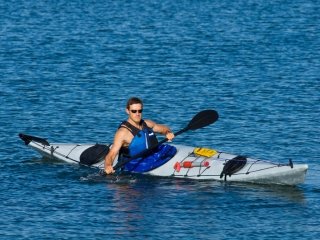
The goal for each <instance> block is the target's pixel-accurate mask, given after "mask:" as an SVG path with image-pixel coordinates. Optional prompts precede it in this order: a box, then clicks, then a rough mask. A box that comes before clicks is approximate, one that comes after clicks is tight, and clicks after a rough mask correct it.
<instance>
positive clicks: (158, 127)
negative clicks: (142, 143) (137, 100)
mask: <svg viewBox="0 0 320 240" xmlns="http://www.w3.org/2000/svg"><path fill="white" fill-rule="evenodd" d="M145 122H146V123H147V125H148V127H150V128H152V129H153V131H154V132H157V133H160V134H163V135H165V136H166V138H168V139H169V140H170V141H171V140H172V139H173V138H174V134H173V133H172V132H171V129H170V128H169V127H168V126H167V125H163V124H157V123H155V122H153V121H151V120H145Z"/></svg>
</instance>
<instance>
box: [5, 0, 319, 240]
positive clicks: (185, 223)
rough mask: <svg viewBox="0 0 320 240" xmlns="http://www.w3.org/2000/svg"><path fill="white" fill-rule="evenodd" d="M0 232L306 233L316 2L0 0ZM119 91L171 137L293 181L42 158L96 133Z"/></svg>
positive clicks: (312, 216) (315, 120) (10, 235)
mask: <svg viewBox="0 0 320 240" xmlns="http://www.w3.org/2000/svg"><path fill="white" fill-rule="evenodd" d="M0 15H1V18H0V76H1V80H0V103H1V104H0V128H1V131H0V140H1V145H0V157H1V161H0V179H1V184H0V191H1V196H0V205H1V211H0V239H77V240H78V239H290V240H292V239H319V238H320V229H319V226H320V197H319V196H320V187H319V185H320V180H319V174H320V166H319V163H320V154H319V150H320V137H319V136H320V129H319V126H320V29H319V28H320V27H319V26H320V3H319V1H317V0H316V1H314V0H309V1H308V0H297V1H286V0H284V1H280V0H279V1H263V0H249V1H247V0H246V1H242V0H240V1H227V0H219V1H217V0H212V1H192V0H187V1H179V0H178V1H167V0H162V1H157V0H151V1H140V0H137V1H129V0H123V1H108V0H105V1H101V0H96V1H93V0H92V1H90V0H89V1H80V0H74V1H66V0H50V1H34V0H30V1H22V0H20V1H19V0H18V1H1V2H0ZM129 96H139V97H141V98H142V99H143V100H144V102H145V111H144V117H145V118H150V119H153V120H155V121H157V122H159V123H166V124H168V125H170V126H171V128H172V129H173V130H174V131H178V130H180V129H181V128H183V127H184V126H185V125H186V124H187V123H188V121H189V120H190V119H191V118H192V117H193V116H194V114H196V113H197V112H199V111H201V110H203V109H208V108H209V109H215V110H217V111H218V112H219V114H220V119H219V121H217V122H216V123H215V124H213V125H211V126H209V127H206V128H203V129H200V130H197V131H194V132H187V133H184V134H182V135H180V136H178V137H177V138H176V139H175V143H178V144H185V145H191V146H203V147H210V148H214V149H218V150H221V151H226V152H231V153H235V154H245V155H247V156H251V157H257V158H260V159H266V160H274V161H277V162H281V163H286V162H287V161H288V159H289V158H292V159H293V161H294V162H295V163H305V164H308V165H309V171H308V173H307V178H306V181H305V183H304V184H301V185H299V186H296V187H286V186H264V185H252V184H235V183H227V184H225V183H220V182H198V181H186V180H175V179H167V178H165V179H161V178H151V177H141V176H119V177H115V176H110V177H106V178H97V177H96V176H97V172H96V171H95V170H93V169H88V168H85V167H79V166H77V165H68V164H65V163H62V162H57V161H50V160H46V159H42V158H41V157H40V156H39V155H38V154H37V153H35V152H34V151H32V150H30V149H29V148H27V147H26V146H24V144H23V142H22V141H21V140H20V139H19V138H18V133H19V132H24V133H27V134H32V135H36V136H40V137H44V138H47V139H48V140H49V141H50V142H80V143H81V142H93V143H94V142H111V141H112V139H113V134H114V132H115V130H116V128H117V126H118V124H119V123H120V122H121V121H122V120H124V119H125V118H126V114H125V111H124V107H125V103H126V100H127V98H128V97H129Z"/></svg>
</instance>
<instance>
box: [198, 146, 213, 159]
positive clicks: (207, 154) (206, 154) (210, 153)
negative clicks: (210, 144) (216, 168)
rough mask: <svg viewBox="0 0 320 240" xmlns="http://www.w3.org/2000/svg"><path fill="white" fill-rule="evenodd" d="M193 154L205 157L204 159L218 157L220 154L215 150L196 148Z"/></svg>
mask: <svg viewBox="0 0 320 240" xmlns="http://www.w3.org/2000/svg"><path fill="white" fill-rule="evenodd" d="M193 153H194V154H196V155H199V156H203V157H212V156H214V155H216V154H217V153H218V152H217V151H216V150H214V149H210V148H199V147H197V148H195V149H194V150H193Z"/></svg>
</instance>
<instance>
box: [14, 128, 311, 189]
mask: <svg viewBox="0 0 320 240" xmlns="http://www.w3.org/2000/svg"><path fill="white" fill-rule="evenodd" d="M19 136H20V138H21V139H22V140H23V141H24V142H25V144H26V145H28V146H29V147H31V148H33V149H35V150H36V151H38V152H39V153H40V154H41V155H42V156H44V157H46V158H51V159H58V160H62V161H65V162H68V163H76V164H82V165H87V166H90V167H94V168H98V169H103V168H104V156H105V155H106V153H107V152H108V150H109V146H108V145H106V144H76V143H49V142H48V141H47V140H45V139H43V138H39V137H35V136H30V135H25V134H19ZM165 145H168V146H170V147H171V148H173V149H175V152H174V156H172V157H170V159H167V160H165V161H162V162H161V163H160V164H156V165H154V166H156V167H152V168H150V170H149V171H143V172H140V173H141V174H147V175H153V176H161V177H175V178H188V179H197V180H218V181H234V182H252V183H263V184H282V185H297V184H301V183H303V182H304V180H305V176H306V172H307V169H308V165H307V164H293V163H292V161H291V160H289V162H288V164H280V163H274V162H271V161H264V160H259V159H253V158H250V157H245V156H238V155H234V154H229V153H224V152H220V151H216V150H213V149H207V148H196V147H190V146H184V145H171V144H170V145H169V144H165ZM153 161H154V162H155V163H157V161H161V160H157V159H156V160H154V159H153ZM141 163H143V161H141ZM114 164H115V165H116V164H117V161H115V163H114ZM138 164H139V163H138ZM132 172H135V171H134V170H133V171H132Z"/></svg>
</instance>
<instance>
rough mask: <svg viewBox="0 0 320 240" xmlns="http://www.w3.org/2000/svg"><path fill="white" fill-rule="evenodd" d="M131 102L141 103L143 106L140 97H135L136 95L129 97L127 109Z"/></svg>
mask: <svg viewBox="0 0 320 240" xmlns="http://www.w3.org/2000/svg"><path fill="white" fill-rule="evenodd" d="M132 104H141V106H142V107H143V103H142V100H141V99H140V98H137V97H131V98H129V100H128V102H127V109H129V108H130V105H132Z"/></svg>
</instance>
